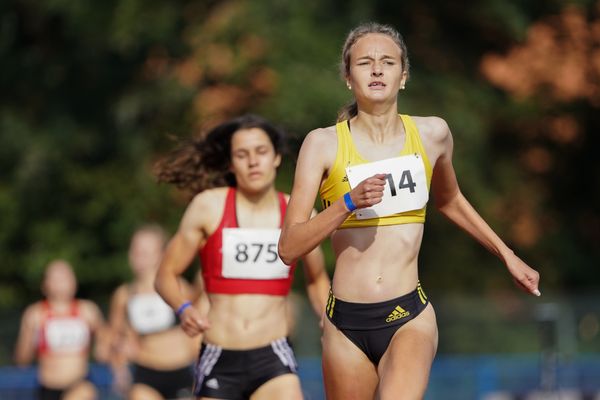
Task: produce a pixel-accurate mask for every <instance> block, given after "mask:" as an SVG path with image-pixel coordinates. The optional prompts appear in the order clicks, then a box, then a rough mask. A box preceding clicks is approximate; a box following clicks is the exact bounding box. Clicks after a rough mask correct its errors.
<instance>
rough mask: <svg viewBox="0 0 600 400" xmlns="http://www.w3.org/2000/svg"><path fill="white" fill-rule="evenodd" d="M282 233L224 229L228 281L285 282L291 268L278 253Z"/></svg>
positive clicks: (225, 270)
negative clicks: (277, 280)
mask: <svg viewBox="0 0 600 400" xmlns="http://www.w3.org/2000/svg"><path fill="white" fill-rule="evenodd" d="M280 234H281V230H280V229H246V228H224V229H223V270H222V274H223V277H224V278H237V279H284V278H287V277H288V274H289V272H290V267H288V266H287V265H285V264H284V263H283V261H281V259H280V258H279V254H278V253H277V243H278V242H279V235H280Z"/></svg>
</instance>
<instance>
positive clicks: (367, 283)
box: [331, 224, 423, 303]
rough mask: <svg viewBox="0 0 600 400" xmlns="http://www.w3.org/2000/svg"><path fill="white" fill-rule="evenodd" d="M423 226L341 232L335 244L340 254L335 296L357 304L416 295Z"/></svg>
mask: <svg viewBox="0 0 600 400" xmlns="http://www.w3.org/2000/svg"><path fill="white" fill-rule="evenodd" d="M422 238H423V224H402V225H392V226H374V227H361V228H347V229H339V230H337V231H336V232H334V233H333V235H332V238H331V243H332V246H333V251H334V252H335V253H336V260H337V262H336V266H335V275H334V279H333V283H332V287H333V293H334V295H335V296H336V297H337V298H339V299H342V300H345V301H350V302H355V303H377V302H381V301H386V300H390V299H393V298H396V297H399V296H402V295H403V294H406V293H409V292H411V291H413V290H414V289H415V288H416V286H417V281H418V269H417V262H418V255H419V248H420V246H421V240H422Z"/></svg>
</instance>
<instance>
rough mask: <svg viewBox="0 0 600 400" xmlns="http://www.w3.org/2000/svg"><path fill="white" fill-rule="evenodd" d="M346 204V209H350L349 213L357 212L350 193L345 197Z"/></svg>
mask: <svg viewBox="0 0 600 400" xmlns="http://www.w3.org/2000/svg"><path fill="white" fill-rule="evenodd" d="M344 203H345V204H346V208H347V209H348V211H350V212H352V211H354V210H356V206H355V205H354V203H353V202H352V197H350V192H346V194H345V195H344Z"/></svg>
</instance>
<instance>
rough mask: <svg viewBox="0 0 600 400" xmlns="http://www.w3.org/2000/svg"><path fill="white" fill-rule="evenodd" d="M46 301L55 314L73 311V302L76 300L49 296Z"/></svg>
mask: <svg viewBox="0 0 600 400" xmlns="http://www.w3.org/2000/svg"><path fill="white" fill-rule="evenodd" d="M46 301H47V302H48V304H49V305H50V308H51V309H52V310H54V311H55V312H65V311H67V310H70V309H71V304H72V303H73V301H75V299H73V298H69V299H67V298H62V297H60V298H57V297H52V296H47V297H46Z"/></svg>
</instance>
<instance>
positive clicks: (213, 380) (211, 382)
mask: <svg viewBox="0 0 600 400" xmlns="http://www.w3.org/2000/svg"><path fill="white" fill-rule="evenodd" d="M206 386H207V387H209V388H211V389H218V388H219V382H218V381H217V378H211V379H209V380H207V381H206Z"/></svg>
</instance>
